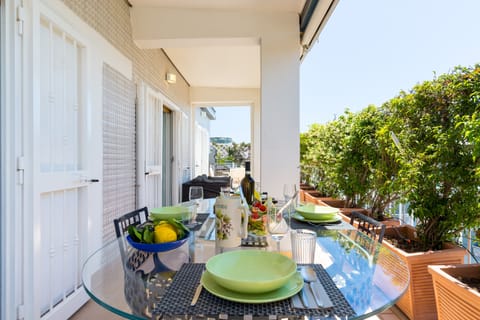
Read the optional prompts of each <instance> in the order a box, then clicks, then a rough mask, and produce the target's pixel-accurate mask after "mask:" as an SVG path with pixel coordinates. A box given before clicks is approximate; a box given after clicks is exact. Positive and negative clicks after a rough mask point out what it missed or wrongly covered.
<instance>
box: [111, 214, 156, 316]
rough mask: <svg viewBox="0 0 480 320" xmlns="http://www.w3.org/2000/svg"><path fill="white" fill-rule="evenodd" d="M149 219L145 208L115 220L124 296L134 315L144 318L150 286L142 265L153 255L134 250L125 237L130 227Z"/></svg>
mask: <svg viewBox="0 0 480 320" xmlns="http://www.w3.org/2000/svg"><path fill="white" fill-rule="evenodd" d="M147 219H148V208H147V207H143V208H141V209H137V210H134V211H132V212H129V213H126V214H124V215H123V216H121V217H119V218H116V219H114V220H113V224H114V226H115V234H116V236H117V240H118V246H119V247H120V255H121V257H122V261H123V267H124V282H125V288H124V294H125V297H126V300H127V303H128V305H129V306H130V308H132V310H133V311H134V313H135V314H137V315H142V316H145V315H146V313H145V312H146V310H147V308H148V306H149V299H148V296H146V294H145V287H146V286H147V285H148V284H147V281H146V279H145V278H146V276H145V272H144V270H143V269H142V265H144V264H145V263H146V261H147V260H148V259H151V257H152V254H151V253H150V252H145V251H140V250H132V249H133V248H131V247H130V246H129V245H128V244H127V240H126V237H125V235H126V234H127V233H128V231H127V230H128V227H129V226H131V225H133V226H137V225H139V224H142V223H144V222H146V221H147Z"/></svg>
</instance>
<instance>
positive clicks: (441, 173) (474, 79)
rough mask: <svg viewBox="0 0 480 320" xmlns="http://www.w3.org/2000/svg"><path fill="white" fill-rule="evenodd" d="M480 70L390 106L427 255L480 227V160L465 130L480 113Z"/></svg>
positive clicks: (458, 73) (447, 78) (418, 89)
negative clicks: (467, 123)
mask: <svg viewBox="0 0 480 320" xmlns="http://www.w3.org/2000/svg"><path fill="white" fill-rule="evenodd" d="M478 70H479V69H478V67H477V68H473V69H472V68H456V69H455V71H454V72H452V73H449V74H445V75H442V76H440V77H439V78H437V79H434V80H433V81H426V82H424V83H422V84H418V85H416V86H415V87H414V88H413V90H412V91H411V92H410V93H402V94H400V96H398V97H397V98H395V99H392V100H391V101H390V102H388V103H386V104H385V105H384V108H385V109H386V110H388V112H389V113H390V121H391V123H390V126H391V127H390V128H391V129H392V131H393V132H396V133H397V134H398V137H399V142H400V143H401V147H400V148H402V150H399V153H400V154H399V161H400V162H401V165H402V168H401V170H400V173H401V175H402V176H403V179H402V180H403V181H404V182H405V183H407V182H408V184H407V185H405V188H406V189H407V190H409V191H408V193H407V195H406V200H407V201H408V203H409V211H410V213H411V214H412V216H414V217H415V218H416V219H417V221H418V222H417V226H416V230H417V235H418V246H419V248H418V249H419V250H422V251H425V250H435V249H441V248H442V245H443V243H445V242H448V241H452V240H453V239H454V238H455V237H457V236H458V234H459V233H460V232H461V231H462V230H464V229H466V228H470V227H474V226H476V225H478V223H479V217H480V212H479V210H478V209H479V202H480V193H479V188H480V176H479V175H478V174H475V172H476V170H478V167H479V159H478V157H475V155H474V152H473V151H474V145H472V143H468V142H467V139H466V136H465V128H464V123H465V121H464V119H465V118H466V117H467V118H468V117H470V116H471V115H473V114H474V113H475V112H478V111H479V110H480V73H479V72H478ZM462 119H463V121H462Z"/></svg>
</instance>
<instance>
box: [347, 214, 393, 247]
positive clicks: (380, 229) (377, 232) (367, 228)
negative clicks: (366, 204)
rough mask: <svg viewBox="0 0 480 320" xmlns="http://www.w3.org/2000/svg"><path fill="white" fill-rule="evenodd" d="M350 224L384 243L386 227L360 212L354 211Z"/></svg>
mask: <svg viewBox="0 0 480 320" xmlns="http://www.w3.org/2000/svg"><path fill="white" fill-rule="evenodd" d="M350 224H351V225H352V226H356V228H357V229H358V230H360V231H362V232H364V233H366V234H367V235H368V236H369V237H370V238H372V239H374V240H377V241H378V242H379V243H382V241H383V236H384V234H385V228H386V225H384V224H383V223H381V222H379V221H377V220H375V219H373V218H371V217H368V216H366V215H364V214H362V213H360V212H357V211H353V212H352V215H351V218H350Z"/></svg>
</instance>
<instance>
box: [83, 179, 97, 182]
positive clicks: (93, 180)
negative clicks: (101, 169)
mask: <svg viewBox="0 0 480 320" xmlns="http://www.w3.org/2000/svg"><path fill="white" fill-rule="evenodd" d="M85 182H90V183H93V182H100V180H98V179H85Z"/></svg>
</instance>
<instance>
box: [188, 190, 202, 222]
mask: <svg viewBox="0 0 480 320" xmlns="http://www.w3.org/2000/svg"><path fill="white" fill-rule="evenodd" d="M188 199H189V200H190V201H194V202H195V204H194V206H193V210H192V218H191V222H190V224H191V225H193V226H195V225H196V224H197V211H198V207H199V206H200V202H201V201H202V200H203V187H201V186H191V187H190V188H189V190H188Z"/></svg>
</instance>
